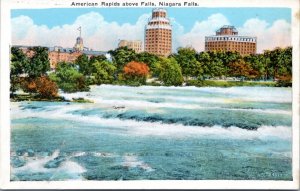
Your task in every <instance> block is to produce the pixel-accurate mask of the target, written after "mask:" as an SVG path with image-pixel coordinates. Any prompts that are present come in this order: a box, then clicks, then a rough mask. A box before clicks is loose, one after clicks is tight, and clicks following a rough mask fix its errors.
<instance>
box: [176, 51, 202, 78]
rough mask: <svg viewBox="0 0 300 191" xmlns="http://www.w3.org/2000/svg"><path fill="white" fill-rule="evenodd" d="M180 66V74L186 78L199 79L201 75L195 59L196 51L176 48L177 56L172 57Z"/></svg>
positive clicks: (199, 65)
mask: <svg viewBox="0 0 300 191" xmlns="http://www.w3.org/2000/svg"><path fill="white" fill-rule="evenodd" d="M173 56H174V58H175V59H176V61H177V63H178V64H179V65H180V67H181V70H182V74H183V75H184V76H185V77H186V79H187V77H188V76H190V77H199V76H201V75H202V73H203V69H202V67H201V64H200V62H198V61H197V59H196V50H195V49H193V48H178V50H177V54H175V55H173Z"/></svg>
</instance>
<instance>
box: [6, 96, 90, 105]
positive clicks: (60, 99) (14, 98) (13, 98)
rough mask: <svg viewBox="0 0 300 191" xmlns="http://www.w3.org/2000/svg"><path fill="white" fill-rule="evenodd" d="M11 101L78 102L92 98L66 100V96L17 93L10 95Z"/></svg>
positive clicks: (88, 101) (86, 101)
mask: <svg viewBox="0 0 300 191" xmlns="http://www.w3.org/2000/svg"><path fill="white" fill-rule="evenodd" d="M10 101H11V102H19V101H49V102H77V103H92V101H90V100H86V99H84V98H76V99H75V98H73V100H71V101H70V100H66V99H65V98H64V97H60V96H57V97H52V98H42V97H39V96H36V95H30V94H15V95H14V96H11V97H10Z"/></svg>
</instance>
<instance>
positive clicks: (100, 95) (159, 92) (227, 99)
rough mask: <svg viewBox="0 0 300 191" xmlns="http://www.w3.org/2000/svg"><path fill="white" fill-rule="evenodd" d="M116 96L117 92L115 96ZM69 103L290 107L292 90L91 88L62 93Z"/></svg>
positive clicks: (256, 88) (252, 88)
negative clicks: (154, 101) (152, 101)
mask: <svg viewBox="0 0 300 191" xmlns="http://www.w3.org/2000/svg"><path fill="white" fill-rule="evenodd" d="M115 92H118V93H117V94H116V93H115ZM61 95H62V96H64V97H65V98H66V99H68V100H72V99H73V98H79V97H83V98H85V99H90V100H93V101H95V102H100V101H103V100H109V99H114V98H116V99H117V100H125V99H122V98H126V97H127V98H131V99H136V100H141V99H145V98H155V99H157V98H160V99H165V100H173V101H186V100H185V99H186V98H188V100H190V101H193V102H197V103H238V102H274V103H291V102H292V94H291V89H283V88H274V87H272V88H271V87H269V88H268V87H263V88H262V87H250V88H249V87H231V88H217V87H203V88H198V87H151V86H141V87H129V86H113V85H101V86H91V92H78V93H71V94H66V93H61Z"/></svg>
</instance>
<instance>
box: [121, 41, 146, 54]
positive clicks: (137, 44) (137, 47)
mask: <svg viewBox="0 0 300 191" xmlns="http://www.w3.org/2000/svg"><path fill="white" fill-rule="evenodd" d="M125 46H127V47H128V48H130V49H132V50H134V51H135V52H136V53H140V52H142V51H143V49H142V47H143V46H142V41H140V40H120V42H119V44H118V47H119V48H120V47H125Z"/></svg>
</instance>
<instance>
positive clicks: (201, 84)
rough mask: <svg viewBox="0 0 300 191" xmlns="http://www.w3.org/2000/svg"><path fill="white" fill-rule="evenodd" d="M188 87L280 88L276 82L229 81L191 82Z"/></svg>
mask: <svg viewBox="0 0 300 191" xmlns="http://www.w3.org/2000/svg"><path fill="white" fill-rule="evenodd" d="M187 86H196V87H236V86H237V87H240V86H250V87H253V86H260V87H278V84H277V83H276V82H275V81H228V80H203V81H197V80H189V81H188V82H187Z"/></svg>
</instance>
